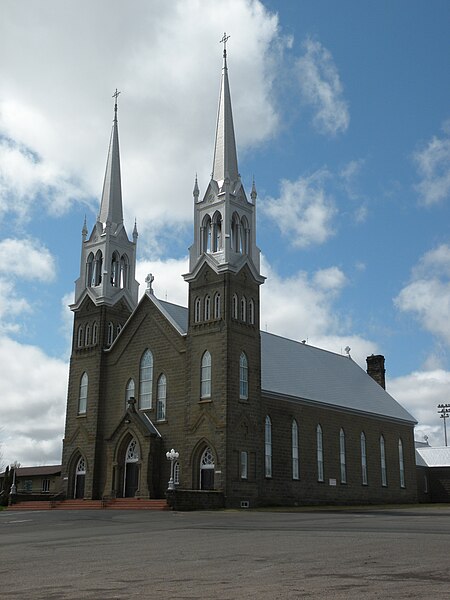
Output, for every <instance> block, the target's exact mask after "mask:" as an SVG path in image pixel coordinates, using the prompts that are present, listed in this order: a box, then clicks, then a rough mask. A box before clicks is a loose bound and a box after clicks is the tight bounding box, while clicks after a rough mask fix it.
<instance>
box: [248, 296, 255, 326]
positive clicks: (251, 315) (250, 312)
mask: <svg viewBox="0 0 450 600" xmlns="http://www.w3.org/2000/svg"><path fill="white" fill-rule="evenodd" d="M248 322H249V323H250V325H254V324H255V301H254V300H253V298H251V299H250V300H249V302H248Z"/></svg>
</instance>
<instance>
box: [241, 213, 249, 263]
mask: <svg viewBox="0 0 450 600" xmlns="http://www.w3.org/2000/svg"><path fill="white" fill-rule="evenodd" d="M241 249H242V252H243V253H244V254H248V253H249V251H250V228H249V226H248V221H247V218H246V217H242V219H241Z"/></svg>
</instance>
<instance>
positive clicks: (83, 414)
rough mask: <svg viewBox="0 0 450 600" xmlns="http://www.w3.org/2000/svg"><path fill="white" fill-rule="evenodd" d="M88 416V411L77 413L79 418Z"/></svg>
mask: <svg viewBox="0 0 450 600" xmlns="http://www.w3.org/2000/svg"><path fill="white" fill-rule="evenodd" d="M86 416H87V413H78V414H77V419H78V418H82V419H85V418H86Z"/></svg>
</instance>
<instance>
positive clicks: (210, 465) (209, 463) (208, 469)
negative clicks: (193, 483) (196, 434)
mask: <svg viewBox="0 0 450 600" xmlns="http://www.w3.org/2000/svg"><path fill="white" fill-rule="evenodd" d="M200 489H201V490H213V489H214V457H213V453H212V450H211V448H209V447H208V448H205V450H204V452H203V454H202V456H201V458H200Z"/></svg>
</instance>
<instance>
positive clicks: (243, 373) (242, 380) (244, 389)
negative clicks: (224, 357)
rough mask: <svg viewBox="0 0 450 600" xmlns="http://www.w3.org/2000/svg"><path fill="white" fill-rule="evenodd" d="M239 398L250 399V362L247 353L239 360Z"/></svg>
mask: <svg viewBox="0 0 450 600" xmlns="http://www.w3.org/2000/svg"><path fill="white" fill-rule="evenodd" d="M239 398H240V399H241V400H247V399H248V361H247V356H246V354H245V352H242V354H241V357H240V359H239Z"/></svg>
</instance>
